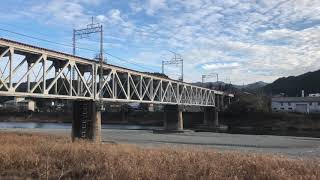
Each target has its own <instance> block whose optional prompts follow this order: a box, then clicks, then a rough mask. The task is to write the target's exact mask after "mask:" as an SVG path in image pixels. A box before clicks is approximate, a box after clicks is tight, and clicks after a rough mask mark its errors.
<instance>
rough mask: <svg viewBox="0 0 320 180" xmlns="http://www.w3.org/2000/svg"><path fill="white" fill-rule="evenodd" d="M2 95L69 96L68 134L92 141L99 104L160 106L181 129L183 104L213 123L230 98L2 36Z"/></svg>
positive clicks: (96, 136) (98, 126)
mask: <svg viewBox="0 0 320 180" xmlns="http://www.w3.org/2000/svg"><path fill="white" fill-rule="evenodd" d="M100 70H102V73H100ZM100 74H102V77H101V79H100ZM0 96H15V97H17V96H18V97H32V98H48V99H49V98H51V99H69V100H73V122H72V137H73V138H88V139H92V140H93V141H100V138H101V135H100V134H101V111H102V110H103V109H102V107H103V106H102V103H101V102H103V103H110V102H122V103H130V102H138V103H149V104H161V105H163V106H164V114H165V115H164V124H165V127H166V129H168V130H183V112H184V109H185V108H184V107H187V106H197V107H201V109H202V110H203V112H204V118H205V122H207V124H208V126H210V127H214V126H217V124H218V111H219V110H220V109H221V108H222V107H224V106H225V104H226V103H228V102H230V98H232V97H233V95H232V94H228V93H225V92H222V91H216V90H212V89H207V88H203V87H199V86H194V85H192V84H188V83H185V82H181V81H176V80H172V79H168V78H163V77H159V76H155V75H152V74H149V73H143V72H139V71H135V70H131V69H127V68H123V67H119V66H114V65H110V64H105V63H104V64H99V62H98V61H95V60H91V59H86V58H82V57H78V56H73V55H70V54H66V53H62V52H57V51H54V50H49V49H45V48H41V47H36V46H33V45H28V44H24V43H20V42H16V41H12V40H8V39H3V38H0Z"/></svg>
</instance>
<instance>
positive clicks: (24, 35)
mask: <svg viewBox="0 0 320 180" xmlns="http://www.w3.org/2000/svg"><path fill="white" fill-rule="evenodd" d="M0 31H4V32H9V33H12V34H16V35H19V36H23V37H27V38H31V39H35V40H38V41H43V42H47V43H50V44H55V45H59V46H65V47H69V48H73V46H72V45H69V44H64V43H59V42H55V41H50V40H47V39H43V38H39V37H34V36H30V35H26V34H22V33H19V32H15V31H11V30H7V29H3V28H0ZM76 48H77V49H80V50H85V51H90V52H95V53H98V51H96V50H93V49H89V48H83V47H76ZM104 54H107V55H109V56H111V57H113V58H116V59H118V60H120V61H122V62H127V63H130V64H132V65H135V66H136V67H140V68H142V69H147V70H151V71H154V69H151V68H148V67H144V66H142V65H139V64H137V63H135V62H132V61H128V60H125V59H123V58H120V57H118V56H115V55H113V54H110V53H107V52H105V51H104Z"/></svg>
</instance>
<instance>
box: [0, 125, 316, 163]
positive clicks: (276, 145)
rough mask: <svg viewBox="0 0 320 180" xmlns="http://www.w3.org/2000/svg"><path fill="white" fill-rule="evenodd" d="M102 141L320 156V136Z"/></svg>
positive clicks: (143, 134)
mask: <svg viewBox="0 0 320 180" xmlns="http://www.w3.org/2000/svg"><path fill="white" fill-rule="evenodd" d="M0 131H22V132H40V133H50V134H65V135H69V134H70V133H71V130H70V129H46V128H40V129H0ZM102 135H103V142H105V143H125V144H135V145H138V146H143V147H163V146H165V147H174V148H176V147H177V148H179V147H182V148H214V149H219V150H232V151H234V150H236V151H250V152H256V153H271V154H286V155H289V156H295V157H310V156H312V157H313V156H317V157H320V138H319V139H317V138H306V137H288V136H269V135H238V134H224V133H212V132H192V131H190V132H185V133H171V134H154V133H153V131H152V130H124V129H103V130H102Z"/></svg>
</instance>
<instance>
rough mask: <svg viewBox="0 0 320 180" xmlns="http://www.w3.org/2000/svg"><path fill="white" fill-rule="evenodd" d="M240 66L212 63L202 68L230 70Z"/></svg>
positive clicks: (236, 64)
mask: <svg viewBox="0 0 320 180" xmlns="http://www.w3.org/2000/svg"><path fill="white" fill-rule="evenodd" d="M239 66H240V64H239V63H237V62H232V63H213V64H205V65H203V66H202V68H203V69H205V70H216V69H230V68H236V67H239Z"/></svg>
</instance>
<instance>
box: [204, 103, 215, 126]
mask: <svg viewBox="0 0 320 180" xmlns="http://www.w3.org/2000/svg"><path fill="white" fill-rule="evenodd" d="M203 121H204V124H206V125H208V126H209V128H217V127H219V112H218V110H217V108H216V107H204V120H203Z"/></svg>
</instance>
